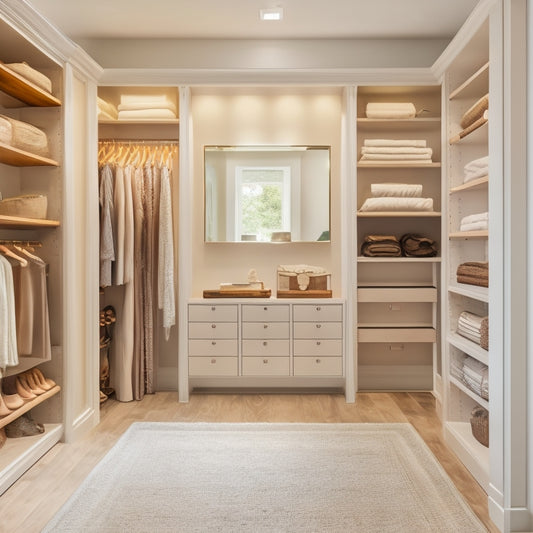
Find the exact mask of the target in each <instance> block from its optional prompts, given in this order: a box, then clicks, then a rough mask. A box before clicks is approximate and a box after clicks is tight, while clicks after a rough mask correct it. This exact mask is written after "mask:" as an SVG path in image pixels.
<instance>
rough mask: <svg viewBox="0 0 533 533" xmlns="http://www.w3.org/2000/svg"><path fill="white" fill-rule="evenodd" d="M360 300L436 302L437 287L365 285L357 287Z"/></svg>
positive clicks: (358, 299)
mask: <svg viewBox="0 0 533 533" xmlns="http://www.w3.org/2000/svg"><path fill="white" fill-rule="evenodd" d="M357 301H358V302H436V301H437V289H436V288H435V287H388V288H385V287H365V288H361V289H357Z"/></svg>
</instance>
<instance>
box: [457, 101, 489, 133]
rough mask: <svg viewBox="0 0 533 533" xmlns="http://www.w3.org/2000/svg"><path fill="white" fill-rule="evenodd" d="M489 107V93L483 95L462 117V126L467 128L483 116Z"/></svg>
mask: <svg viewBox="0 0 533 533" xmlns="http://www.w3.org/2000/svg"><path fill="white" fill-rule="evenodd" d="M488 108H489V95H488V94H486V95H485V96H482V97H481V98H480V99H479V100H477V102H475V103H474V105H473V106H472V107H470V108H469V109H468V111H466V112H465V114H464V115H463V116H462V117H461V128H463V129H466V128H468V127H469V126H471V125H472V124H473V123H474V122H475V121H476V120H479V119H480V118H483V115H484V113H485V111H487V109H488Z"/></svg>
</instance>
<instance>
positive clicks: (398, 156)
mask: <svg viewBox="0 0 533 533" xmlns="http://www.w3.org/2000/svg"><path fill="white" fill-rule="evenodd" d="M432 155H433V151H432V149H431V148H428V147H427V146H426V141H425V140H423V139H365V140H364V142H363V146H362V147H361V159H360V161H367V162H373V163H376V162H379V163H386V164H391V165H393V164H397V163H399V162H403V163H405V162H413V163H431V162H432V161H431V157H432Z"/></svg>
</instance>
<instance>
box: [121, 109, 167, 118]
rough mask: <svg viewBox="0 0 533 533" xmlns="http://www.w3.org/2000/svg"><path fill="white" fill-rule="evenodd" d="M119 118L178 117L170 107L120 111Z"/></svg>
mask: <svg viewBox="0 0 533 533" xmlns="http://www.w3.org/2000/svg"><path fill="white" fill-rule="evenodd" d="M118 118H119V119H159V118H176V114H175V113H174V112H173V111H171V110H170V109H137V110H133V109H132V110H130V111H119V112H118Z"/></svg>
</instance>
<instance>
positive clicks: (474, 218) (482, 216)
mask: <svg viewBox="0 0 533 533" xmlns="http://www.w3.org/2000/svg"><path fill="white" fill-rule="evenodd" d="M488 219H489V212H488V211H485V212H484V213H475V214H473V215H467V216H466V217H463V218H462V219H461V224H471V223H472V222H480V221H483V220H488Z"/></svg>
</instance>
